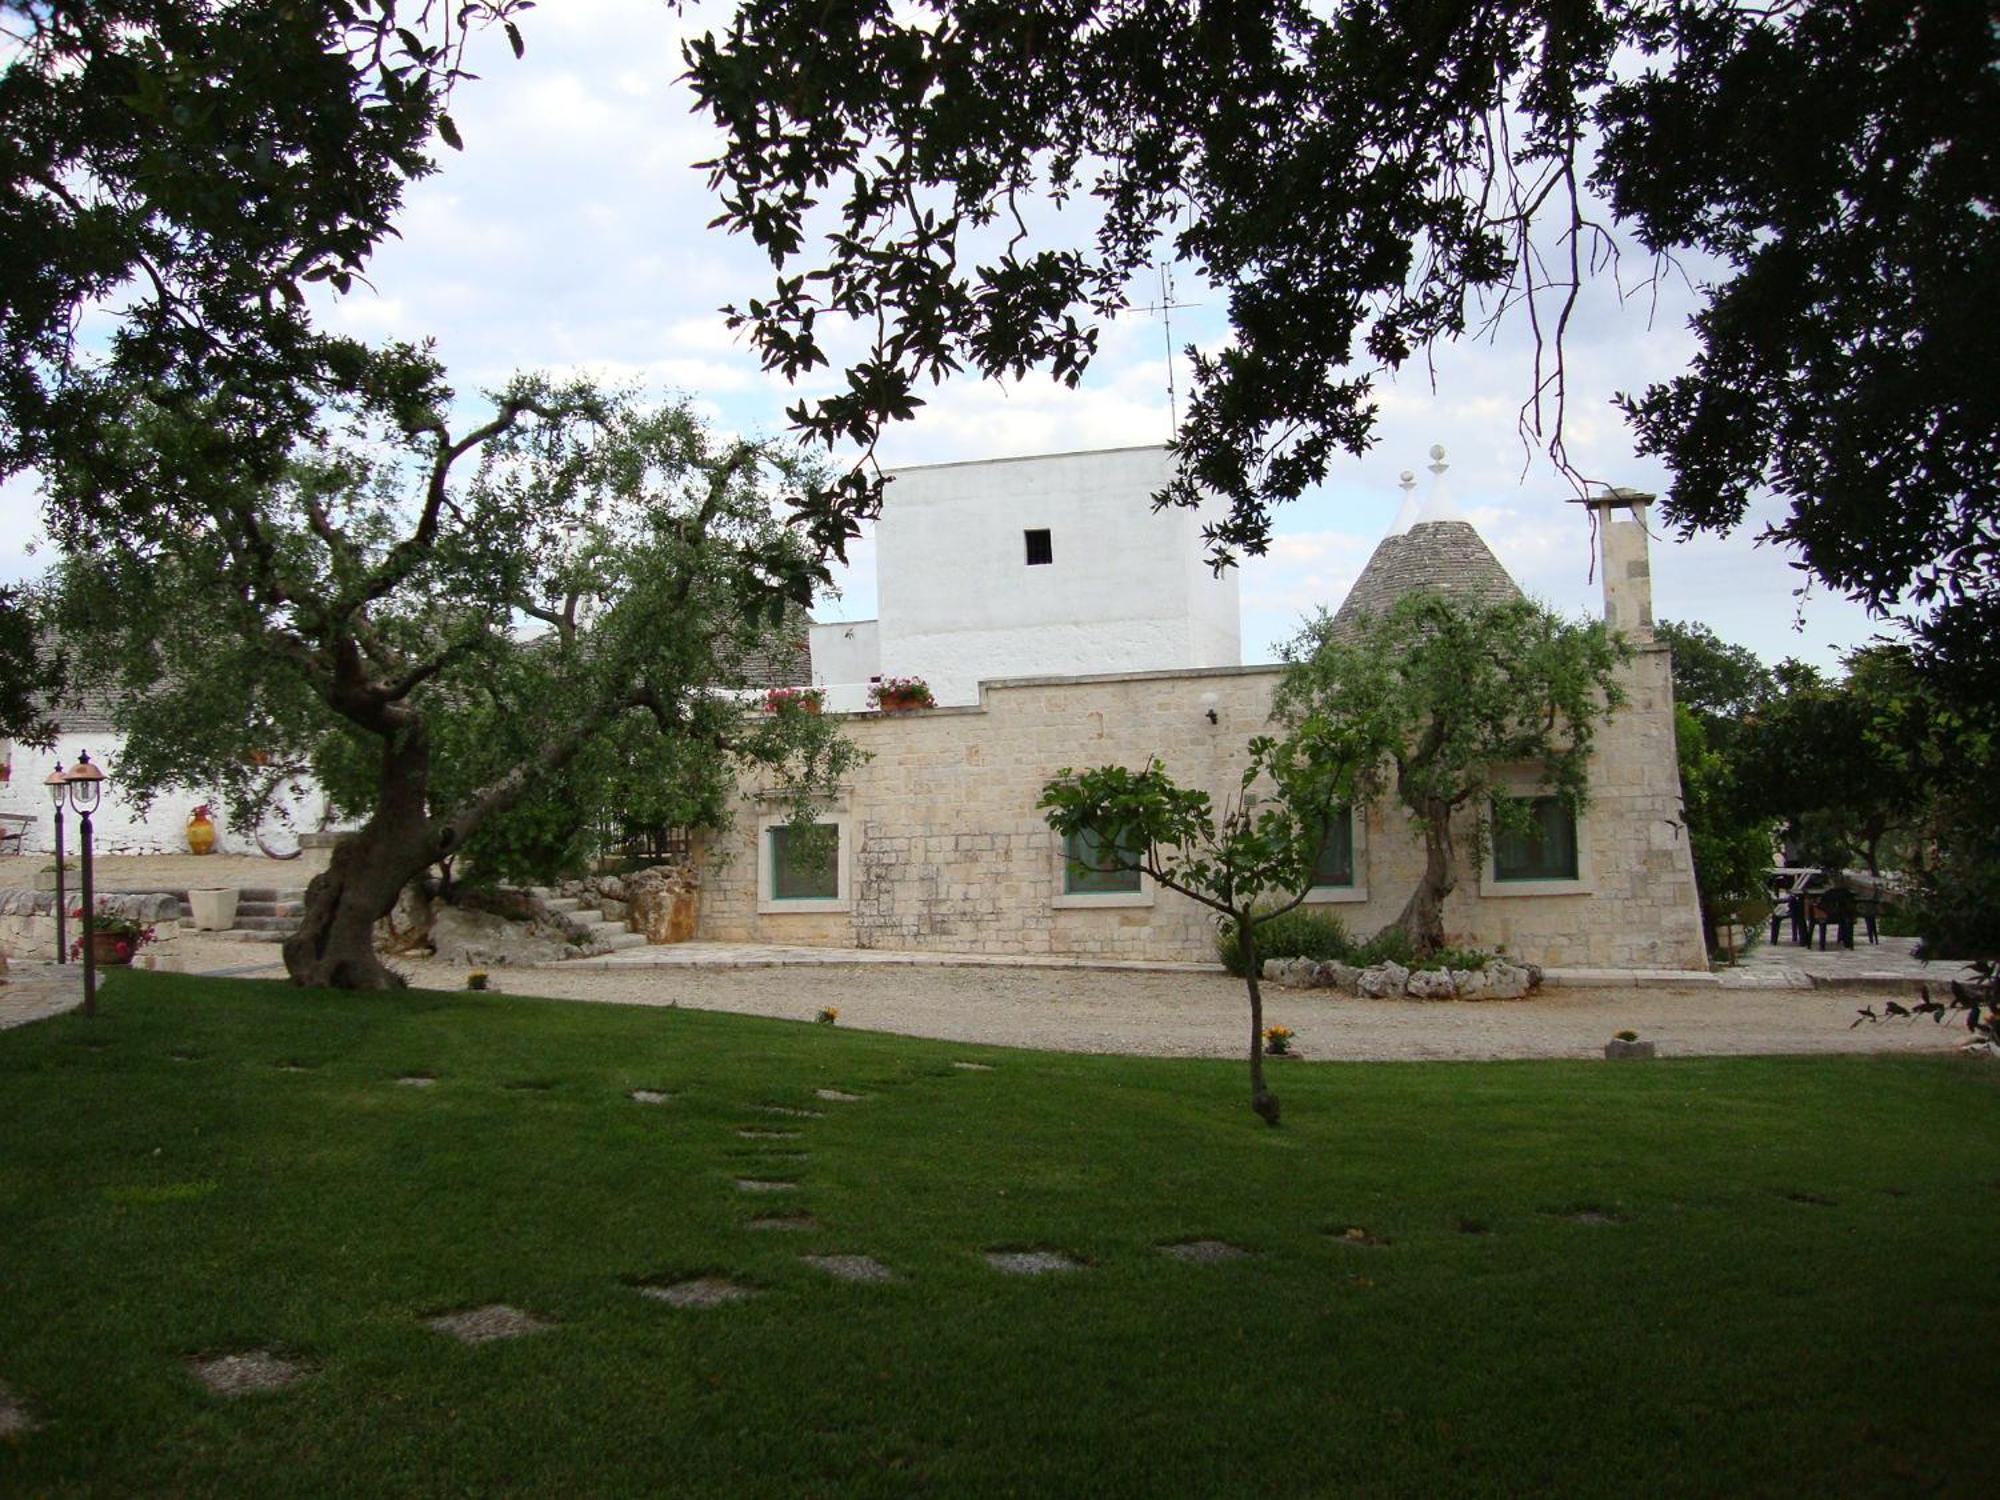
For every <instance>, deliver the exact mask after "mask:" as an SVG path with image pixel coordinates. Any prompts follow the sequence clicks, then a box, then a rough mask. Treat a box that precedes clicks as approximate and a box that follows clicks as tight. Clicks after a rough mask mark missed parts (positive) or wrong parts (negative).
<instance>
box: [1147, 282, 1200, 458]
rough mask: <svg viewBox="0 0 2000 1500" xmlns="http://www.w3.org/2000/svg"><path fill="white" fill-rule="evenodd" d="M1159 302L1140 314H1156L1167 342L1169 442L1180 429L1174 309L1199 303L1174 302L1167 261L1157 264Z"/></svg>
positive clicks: (1172, 285) (1172, 284) (1195, 305)
mask: <svg viewBox="0 0 2000 1500" xmlns="http://www.w3.org/2000/svg"><path fill="white" fill-rule="evenodd" d="M1159 271H1160V300H1159V301H1158V302H1155V303H1153V304H1152V305H1151V306H1150V307H1142V308H1140V309H1139V311H1140V312H1145V313H1158V314H1159V315H1160V326H1161V328H1162V329H1164V330H1165V334H1166V340H1167V438H1168V440H1169V441H1171V440H1172V439H1173V437H1174V435H1175V434H1176V433H1178V432H1179V431H1180V429H1181V416H1180V393H1179V392H1178V391H1177V390H1176V389H1175V388H1174V309H1175V308H1177V307H1199V306H1201V304H1200V303H1199V302H1176V301H1174V268H1173V266H1172V264H1171V263H1169V262H1167V261H1164V260H1163V261H1161V262H1159Z"/></svg>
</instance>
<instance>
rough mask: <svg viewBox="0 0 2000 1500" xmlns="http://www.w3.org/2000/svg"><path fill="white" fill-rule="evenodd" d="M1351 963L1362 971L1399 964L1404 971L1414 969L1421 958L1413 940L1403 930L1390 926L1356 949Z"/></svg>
mask: <svg viewBox="0 0 2000 1500" xmlns="http://www.w3.org/2000/svg"><path fill="white" fill-rule="evenodd" d="M1353 961H1354V963H1355V965H1356V966H1357V967H1359V968H1363V969H1365V968H1368V967H1370V966H1372V965H1374V964H1401V965H1402V966H1403V967H1404V968H1406V969H1414V968H1416V967H1417V965H1418V964H1419V963H1420V962H1421V958H1420V955H1419V954H1418V952H1417V944H1416V941H1415V939H1413V938H1412V937H1411V936H1410V934H1409V933H1408V932H1406V931H1404V929H1403V928H1401V927H1394V926H1392V927H1384V928H1383V929H1382V930H1381V931H1380V932H1378V933H1376V934H1375V936H1373V937H1372V938H1370V939H1369V940H1368V941H1367V942H1365V943H1363V944H1362V945H1361V946H1360V947H1358V948H1356V949H1355V950H1354V960H1353Z"/></svg>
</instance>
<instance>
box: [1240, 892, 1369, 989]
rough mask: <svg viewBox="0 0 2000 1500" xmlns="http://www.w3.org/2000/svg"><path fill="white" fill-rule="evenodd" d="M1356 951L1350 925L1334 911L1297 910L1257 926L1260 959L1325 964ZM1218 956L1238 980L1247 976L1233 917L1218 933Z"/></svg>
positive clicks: (1278, 915)
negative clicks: (1310, 961) (1349, 929)
mask: <svg viewBox="0 0 2000 1500" xmlns="http://www.w3.org/2000/svg"><path fill="white" fill-rule="evenodd" d="M1353 951H1354V938H1353V936H1352V935H1351V934H1350V933H1349V932H1348V930H1347V924H1346V923H1345V922H1343V921H1341V920H1340V918H1339V917H1337V916H1335V915H1334V914H1333V913H1332V912H1327V911H1308V910H1306V909H1305V908H1303V907H1297V908H1294V909H1292V910H1291V911H1286V912H1280V913H1278V914H1277V915H1276V916H1273V917H1271V918H1269V919H1268V920H1266V921H1263V922H1261V923H1259V924H1258V927H1257V956H1258V958H1259V959H1272V958H1311V959H1317V960H1319V961H1321V962H1322V963H1325V962H1332V961H1334V960H1337V959H1345V958H1346V957H1347V956H1348V955H1349V954H1350V953H1352V952H1353ZM1215 956H1216V957H1217V958H1219V959H1221V960H1222V966H1223V968H1225V969H1227V970H1228V971H1229V972H1230V973H1232V974H1234V975H1235V976H1236V977H1237V978H1238V979H1241V978H1242V977H1243V976H1244V974H1245V972H1246V970H1245V966H1244V962H1243V943H1242V939H1241V938H1240V937H1239V936H1238V935H1237V930H1236V923H1235V921H1234V919H1232V918H1227V917H1225V918H1224V919H1223V920H1222V922H1221V924H1220V925H1219V926H1217V928H1216V930H1215Z"/></svg>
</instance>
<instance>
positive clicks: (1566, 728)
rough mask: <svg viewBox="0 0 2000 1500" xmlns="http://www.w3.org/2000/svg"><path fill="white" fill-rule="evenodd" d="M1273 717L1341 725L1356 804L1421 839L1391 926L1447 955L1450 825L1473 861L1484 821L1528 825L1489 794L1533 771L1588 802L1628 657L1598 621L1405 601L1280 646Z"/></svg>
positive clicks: (1455, 866)
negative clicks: (1397, 821) (1359, 796)
mask: <svg viewBox="0 0 2000 1500" xmlns="http://www.w3.org/2000/svg"><path fill="white" fill-rule="evenodd" d="M1285 654H1286V659H1287V661H1288V663H1289V665H1288V666H1287V668H1286V671H1285V675H1284V678H1283V680H1282V681H1281V682H1280V683H1279V685H1278V690H1277V694H1276V697H1275V700H1274V707H1273V714H1274V716H1275V717H1276V718H1277V719H1278V720H1279V721H1280V722H1284V723H1292V724H1303V723H1308V722H1311V721H1312V720H1314V719H1324V720H1326V721H1328V722H1330V723H1333V724H1338V725H1341V726H1343V728H1344V732H1345V734H1346V735H1347V736H1348V737H1349V741H1350V743H1352V744H1353V745H1354V746H1355V747H1356V750H1357V753H1358V754H1359V756H1360V763H1359V769H1358V773H1357V783H1358V785H1359V786H1360V787H1361V788H1362V789H1363V790H1364V792H1373V791H1379V792H1382V793H1391V792H1392V793H1393V794H1394V796H1395V798H1396V800H1397V802H1398V803H1399V804H1400V805H1401V806H1402V808H1403V809H1404V811H1406V812H1407V813H1408V814H1409V816H1410V819H1411V822H1412V824H1413V825H1414V826H1415V828H1416V829H1417V830H1418V831H1419V832H1420V833H1421V834H1422V836H1423V840H1424V873H1423V875H1422V877H1421V878H1420V879H1419V881H1418V883H1417V888H1416V889H1415V890H1414V891H1412V892H1411V893H1410V898H1409V901H1408V902H1407V903H1406V904H1405V905H1404V907H1403V910H1402V913H1401V915H1400V916H1398V917H1397V918H1396V921H1395V922H1394V923H1393V924H1392V925H1393V926H1395V927H1398V928H1400V929H1401V930H1402V931H1403V933H1404V934H1405V935H1406V936H1407V937H1408V938H1409V939H1410V942H1411V944H1412V945H1413V946H1414V947H1415V949H1416V951H1417V952H1418V953H1419V954H1430V953H1434V952H1436V951H1437V950H1438V949H1440V948H1442V947H1444V946H1445V931H1444V902H1445V898H1446V897H1447V896H1449V895H1450V894H1451V893H1452V891H1453V890H1455V889H1456V888H1457V885H1458V880H1459V874H1460V871H1459V858H1458V848H1457V835H1456V833H1455V832H1454V830H1453V823H1454V820H1455V819H1457V818H1458V817H1459V815H1460V814H1461V813H1462V812H1463V811H1464V810H1465V809H1467V808H1471V809H1474V810H1475V812H1476V814H1477V816H1475V817H1474V819H1473V821H1472V837H1473V841H1474V844H1475V853H1478V852H1482V851H1483V848H1484V842H1485V840H1486V838H1487V837H1488V823H1487V818H1486V816H1485V815H1486V814H1487V813H1488V811H1489V809H1490V811H1491V816H1492V817H1493V818H1494V819H1495V820H1497V821H1498V822H1499V823H1500V825H1501V827H1502V828H1505V827H1507V826H1508V825H1509V823H1510V821H1512V820H1515V819H1518V818H1520V817H1522V816H1524V812H1523V810H1522V809H1521V808H1520V807H1519V806H1518V804H1517V803H1516V801H1514V800H1513V799H1510V798H1507V797H1505V796H1496V794H1498V793H1501V792H1503V791H1504V790H1505V789H1506V785H1507V783H1506V781H1505V780H1504V777H1503V773H1504V772H1505V771H1506V770H1507V769H1508V768H1510V767H1521V766H1526V767H1531V768H1533V770H1534V773H1535V775H1536V777H1537V779H1538V780H1539V781H1541V782H1542V783H1544V784H1546V785H1547V786H1548V787H1549V789H1550V790H1551V791H1552V792H1553V793H1554V794H1555V795H1557V796H1559V797H1561V798H1562V799H1563V800H1564V801H1565V802H1566V803H1567V804H1568V805H1569V806H1570V807H1572V808H1581V807H1582V806H1583V805H1584V803H1585V801H1586V799H1587V798H1588V795H1589V781H1588V767H1589V764H1590V752H1591V746H1592V744H1593V742H1594V741H1595V738H1596V732H1597V727H1598V725H1599V724H1601V723H1602V722H1603V721H1604V720H1605V719H1606V718H1607V717H1608V716H1609V715H1610V714H1611V713H1612V712H1614V711H1615V710H1616V709H1617V708H1618V707H1619V706H1620V705H1621V704H1623V703H1624V701H1625V692H1624V689H1623V688H1622V687H1621V686H1620V684H1619V682H1618V677H1617V669H1618V666H1619V664H1620V663H1622V662H1624V661H1625V660H1627V659H1628V657H1629V655H1630V649H1629V648H1628V647H1627V646H1626V645H1625V644H1624V643H1623V641H1622V640H1621V639H1619V638H1618V637H1616V636H1614V635H1612V634H1611V633H1610V632H1608V631H1607V630H1606V629H1605V627H1604V626H1603V625H1602V624H1601V623H1596V622H1593V623H1590V624H1582V625H1577V624H1570V623H1567V622H1565V621H1563V620H1561V619H1560V618H1558V617H1557V616H1555V615H1552V614H1550V613H1549V612H1548V611H1547V610H1545V609H1542V608H1541V607H1540V606H1538V605H1535V604H1532V603H1530V602H1528V601H1526V600H1513V601H1511V602H1508V603H1505V604H1498V605H1477V604H1461V603H1457V602H1454V601H1452V600H1450V599H1447V598H1444V597H1442V596H1440V595H1437V594H1431V593H1422V592H1419V593H1412V594H1407V595H1405V596H1404V597H1403V598H1401V599H1399V600H1397V601H1396V603H1395V604H1393V605H1392V606H1391V607H1390V608H1389V609H1387V610H1385V611H1383V612H1382V613H1381V614H1379V615H1363V616H1362V617H1361V618H1360V619H1359V620H1358V621H1356V622H1354V623H1353V624H1352V625H1350V626H1345V627H1341V628H1336V627H1335V624H1334V621H1333V618H1332V617H1331V616H1329V615H1328V614H1326V613H1325V612H1324V611H1321V613H1320V616H1319V618H1318V619H1317V620H1315V621H1314V622H1313V623H1312V624H1310V625H1308V626H1307V628H1306V630H1305V631H1304V633H1303V634H1301V635H1300V636H1299V637H1298V639H1297V640H1295V641H1293V642H1292V643H1291V644H1290V646H1288V647H1287V648H1286V653H1285Z"/></svg>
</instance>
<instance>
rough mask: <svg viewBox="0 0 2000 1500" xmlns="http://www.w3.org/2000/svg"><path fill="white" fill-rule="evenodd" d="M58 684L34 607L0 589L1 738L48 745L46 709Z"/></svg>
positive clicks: (16, 592) (13, 591)
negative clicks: (43, 643) (43, 642)
mask: <svg viewBox="0 0 2000 1500" xmlns="http://www.w3.org/2000/svg"><path fill="white" fill-rule="evenodd" d="M59 680H60V673H59V671H58V664H57V663H56V662H55V661H54V660H53V659H52V658H51V656H50V654H49V653H48V652H47V651H45V650H44V649H43V647H42V643H41V639H40V631H39V629H38V628H37V622H36V618H35V614H34V610H33V601H32V599H31V598H30V597H29V596H28V594H27V593H26V591H25V590H22V589H18V588H11V587H8V586H6V585H0V738H6V739H15V740H23V741H25V742H27V743H29V744H50V743H52V742H53V741H54V737H55V736H54V732H53V729H52V727H51V726H50V724H49V722H48V703H49V700H50V698H51V697H52V696H53V694H54V692H55V689H56V686H57V683H58V682H59Z"/></svg>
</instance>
